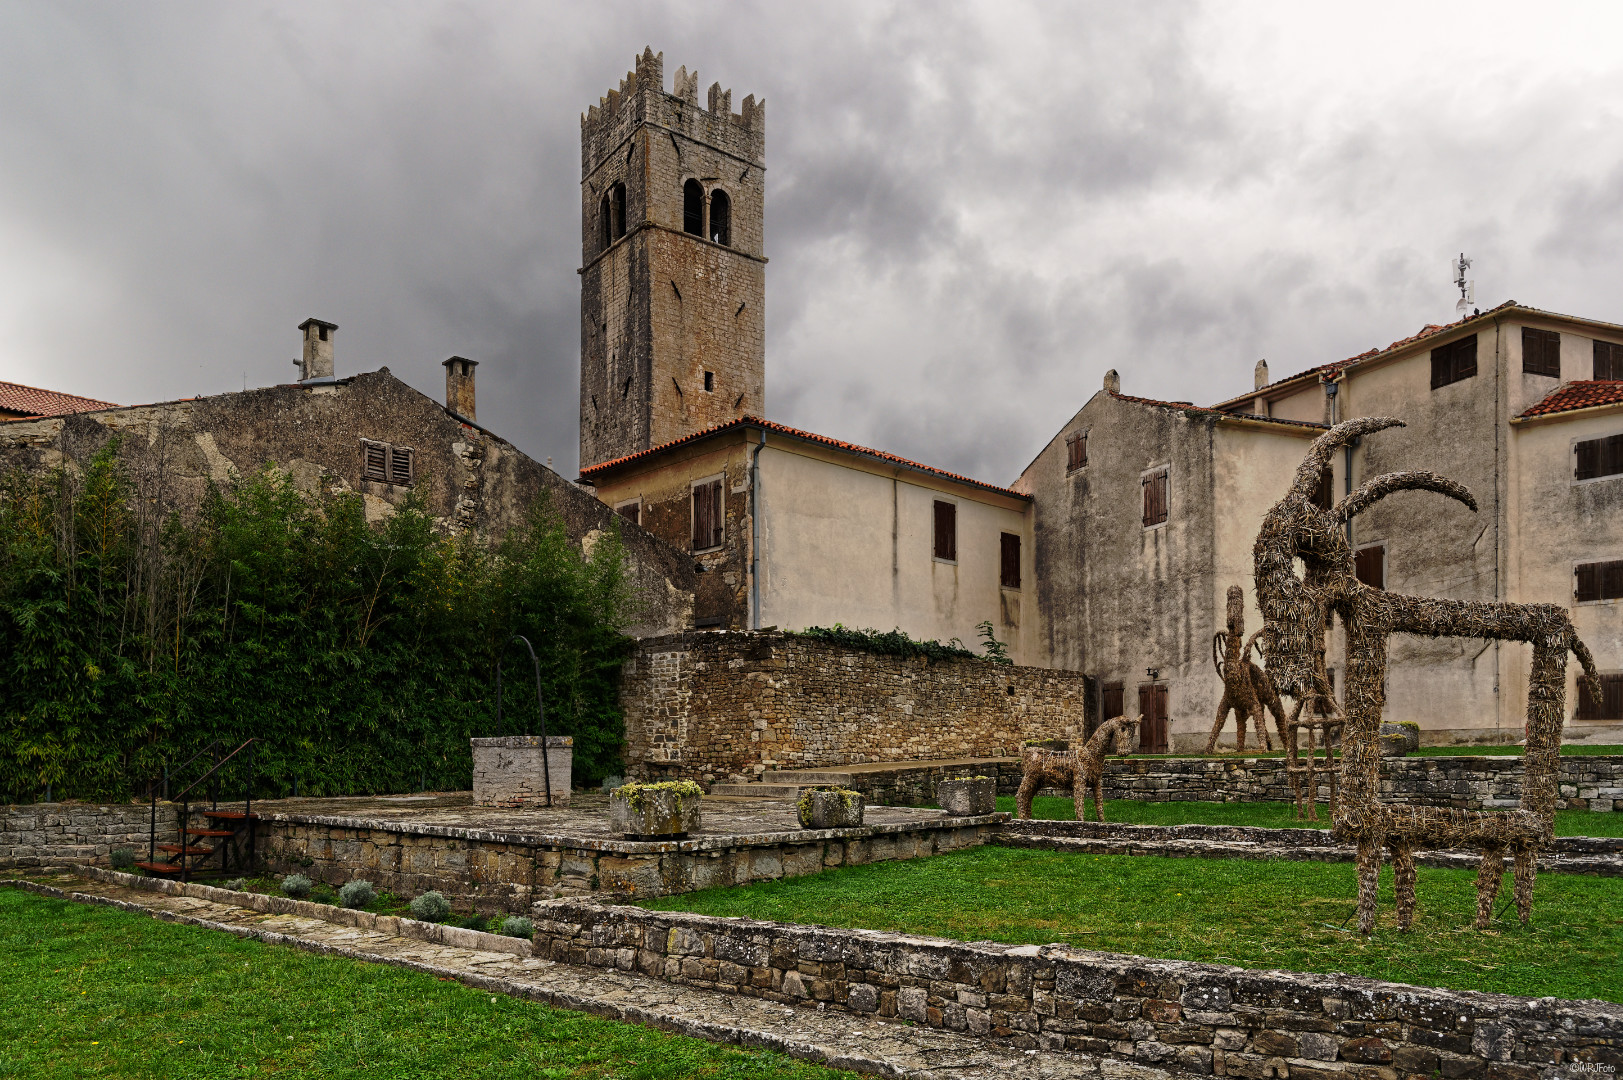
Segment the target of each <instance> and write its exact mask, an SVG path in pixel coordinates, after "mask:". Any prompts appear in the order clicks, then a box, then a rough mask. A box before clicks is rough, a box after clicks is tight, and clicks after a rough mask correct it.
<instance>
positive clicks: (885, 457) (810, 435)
mask: <svg viewBox="0 0 1623 1080" xmlns="http://www.w3.org/2000/svg"><path fill="white" fill-rule="evenodd" d="M747 427H758V428H765V429H766V430H767V431H775V432H777V433H778V434H780V435H788V436H790V437H791V438H795V439H805V440H806V441H807V442H814V443H818V444H820V445H822V446H832V447H834V448H835V449H836V450H845V451H847V452H849V453H853V454H861V455H862V456H864V457H871V458H877V459H879V460H880V461H888V462H891V463H892V464H895V465H900V466H902V467H903V468H908V469H917V470H919V471H920V472H926V473H930V474H931V475H933V476H941V477H945V478H946V479H948V480H956V481H958V482H959V483H961V484H970V485H972V486H974V487H978V488H982V489H984V490H986V491H995V492H997V493H998V494H999V495H1010V496H1013V497H1014V498H1016V499H1027V500H1029V499H1030V498H1031V496H1030V495H1027V494H1025V493H1023V492H1019V491H1015V490H1013V489H1011V488H1006V487H999V486H997V485H996V484H988V483H986V482H985V481H984V480H975V479H972V478H970V477H968V476H960V475H959V474H958V473H953V472H947V471H946V470H945V469H936V468H932V467H931V466H929V465H922V464H920V463H919V462H917V461H909V460H908V459H907V458H904V457H898V456H896V455H895V454H888V453H886V452H885V451H883V450H872V449H870V448H868V447H866V446H858V445H856V444H855V443H848V442H841V441H840V440H838V439H831V438H829V437H828V436H827V435H818V434H815V433H814V432H810V431H802V430H800V429H799V428H792V427H789V426H788V425H786V424H779V423H775V422H774V421H771V420H762V419H761V418H759V417H756V416H743V417H740V418H739V419H737V420H729V421H728V422H727V423H725V424H716V425H714V426H712V427H708V428H705V429H704V430H703V431H695V432H693V433H691V434H688V435H683V436H682V437H681V438H679V439H672V440H671V441H670V442H666V443H661V444H660V445H658V446H651V447H649V448H648V449H647V450H639V451H637V452H636V453H635V454H627V455H626V456H625V457H618V458H615V459H614V460H612V461H603V462H599V463H598V464H596V465H593V466H591V467H590V468H586V469H582V470H581V471H580V477H581V479H582V480H591V479H592V477H594V476H601V475H603V473H604V472H605V471H606V470H608V469H612V468H616V467H618V466H621V465H625V464H627V463H628V462H632V461H641V460H643V459H644V458H649V457H652V456H653V455H655V454H660V453H663V452H664V451H666V450H669V449H671V448H673V447H677V446H682V445H685V444H687V443H692V442H698V441H699V440H700V439H706V438H709V437H710V436H712V435H719V434H721V433H723V432H727V431H736V430H738V429H740V428H747Z"/></svg>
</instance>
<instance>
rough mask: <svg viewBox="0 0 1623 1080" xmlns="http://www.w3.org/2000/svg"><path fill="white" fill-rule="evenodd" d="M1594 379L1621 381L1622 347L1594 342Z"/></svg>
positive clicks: (1622, 375)
mask: <svg viewBox="0 0 1623 1080" xmlns="http://www.w3.org/2000/svg"><path fill="white" fill-rule="evenodd" d="M1593 377H1594V378H1596V379H1623V345H1614V344H1612V343H1611V342H1610V341H1597V342H1595V370H1594V372H1593Z"/></svg>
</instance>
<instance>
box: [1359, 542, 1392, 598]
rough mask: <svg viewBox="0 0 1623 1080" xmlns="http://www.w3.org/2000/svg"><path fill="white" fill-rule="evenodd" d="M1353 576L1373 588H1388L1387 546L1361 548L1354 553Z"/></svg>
mask: <svg viewBox="0 0 1623 1080" xmlns="http://www.w3.org/2000/svg"><path fill="white" fill-rule="evenodd" d="M1353 576H1355V577H1356V578H1358V580H1359V581H1361V582H1363V583H1364V584H1365V585H1368V586H1369V587H1370V588H1372V589H1385V588H1386V548H1384V547H1382V546H1381V545H1379V544H1377V545H1376V546H1374V547H1367V548H1360V549H1359V550H1358V551H1356V552H1354V553H1353Z"/></svg>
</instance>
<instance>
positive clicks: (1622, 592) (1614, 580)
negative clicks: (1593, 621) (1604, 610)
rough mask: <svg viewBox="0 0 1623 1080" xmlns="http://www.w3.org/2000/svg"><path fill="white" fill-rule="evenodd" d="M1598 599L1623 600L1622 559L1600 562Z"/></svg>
mask: <svg viewBox="0 0 1623 1080" xmlns="http://www.w3.org/2000/svg"><path fill="white" fill-rule="evenodd" d="M1600 599H1602V600H1623V560H1615V561H1613V562H1603V563H1601V564H1600Z"/></svg>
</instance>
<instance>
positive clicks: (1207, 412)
mask: <svg viewBox="0 0 1623 1080" xmlns="http://www.w3.org/2000/svg"><path fill="white" fill-rule="evenodd" d="M1110 396H1111V397H1113V398H1115V399H1116V400H1117V401H1131V402H1133V403H1134V404H1137V405H1154V406H1156V407H1158V408H1162V409H1177V410H1178V411H1180V412H1186V413H1195V414H1198V415H1201V416H1212V417H1216V418H1218V419H1224V420H1257V421H1260V422H1261V423H1264V424H1284V425H1286V426H1288V427H1305V428H1319V429H1324V428H1326V425H1324V424H1320V423H1315V422H1314V421H1312V420H1286V419H1284V418H1283V417H1279V416H1258V415H1256V414H1255V413H1238V412H1224V411H1223V410H1222V409H1209V408H1207V407H1206V406H1204V405H1196V404H1194V403H1193V402H1190V401H1157V400H1155V399H1154V398H1143V397H1134V396H1132V395H1131V394H1118V393H1115V392H1114V391H1112V392H1111V394H1110Z"/></svg>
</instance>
